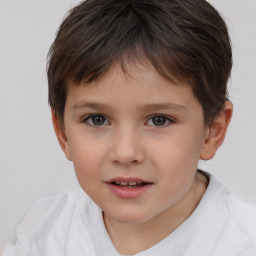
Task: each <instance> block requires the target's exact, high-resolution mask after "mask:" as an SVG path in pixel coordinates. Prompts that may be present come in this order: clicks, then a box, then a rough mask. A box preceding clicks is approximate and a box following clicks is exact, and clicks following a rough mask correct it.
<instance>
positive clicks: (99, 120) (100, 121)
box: [85, 115, 108, 126]
mask: <svg viewBox="0 0 256 256" xmlns="http://www.w3.org/2000/svg"><path fill="white" fill-rule="evenodd" d="M85 121H86V122H87V123H89V124H90V125H93V126H101V125H104V124H106V123H107V124H108V121H107V119H106V118H105V117H104V116H101V115H95V116H89V117H87V118H86V119H85Z"/></svg>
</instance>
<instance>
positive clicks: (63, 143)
mask: <svg viewBox="0 0 256 256" xmlns="http://www.w3.org/2000/svg"><path fill="white" fill-rule="evenodd" d="M52 123H53V127H54V131H55V134H56V137H57V139H58V142H59V144H60V147H61V148H62V150H63V152H64V154H65V155H66V157H67V159H68V160H70V161H72V157H71V154H70V150H69V145H68V140H67V136H66V134H65V131H64V128H63V127H61V124H60V121H59V118H58V116H57V114H56V113H55V112H54V111H53V110H52Z"/></svg>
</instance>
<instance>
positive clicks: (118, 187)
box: [107, 178, 153, 199]
mask: <svg viewBox="0 0 256 256" xmlns="http://www.w3.org/2000/svg"><path fill="white" fill-rule="evenodd" d="M107 184H108V186H109V188H110V190H111V191H112V192H113V193H114V195H116V196H117V197H119V198H123V199H135V198H138V197H140V196H142V195H144V194H145V193H147V191H148V190H149V189H150V188H151V187H152V185H153V183H152V182H147V181H144V180H140V179H136V178H115V179H112V180H109V181H107Z"/></svg>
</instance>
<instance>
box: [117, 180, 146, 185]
mask: <svg viewBox="0 0 256 256" xmlns="http://www.w3.org/2000/svg"><path fill="white" fill-rule="evenodd" d="M115 184H116V185H121V186H137V185H141V184H142V182H141V181H129V182H127V181H115Z"/></svg>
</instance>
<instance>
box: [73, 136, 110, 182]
mask: <svg viewBox="0 0 256 256" xmlns="http://www.w3.org/2000/svg"><path fill="white" fill-rule="evenodd" d="M71 141H72V143H70V145H69V147H70V152H71V156H72V161H73V165H74V169H75V172H76V175H77V178H78V181H79V183H80V184H81V183H90V182H91V181H92V179H95V177H98V180H99V176H100V170H101V168H100V167H101V165H102V162H103V161H104V159H105V155H106V152H105V151H106V150H105V148H104V144H102V143H100V145H98V144H99V143H96V142H95V140H94V141H91V140H90V138H85V139H81V137H80V138H79V139H73V140H71ZM94 182H95V180H94Z"/></svg>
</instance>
